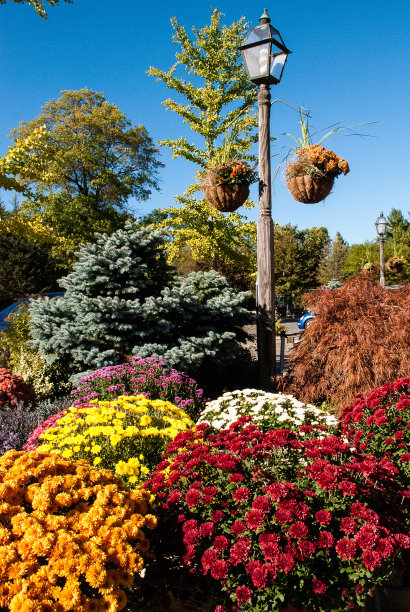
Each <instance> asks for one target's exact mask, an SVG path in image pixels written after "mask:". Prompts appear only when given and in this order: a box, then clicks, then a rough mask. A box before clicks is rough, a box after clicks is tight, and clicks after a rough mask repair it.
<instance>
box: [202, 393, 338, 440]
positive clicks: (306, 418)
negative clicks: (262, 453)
mask: <svg viewBox="0 0 410 612" xmlns="http://www.w3.org/2000/svg"><path fill="white" fill-rule="evenodd" d="M243 416H250V417H252V421H253V422H255V423H257V425H258V426H259V427H260V429H261V430H262V431H268V430H269V429H277V428H281V429H291V430H293V431H296V432H302V433H303V434H304V435H305V434H309V435H313V433H316V435H318V433H319V432H320V430H322V431H327V430H328V428H334V427H335V426H336V425H337V420H336V418H335V417H333V416H332V415H330V414H328V413H326V412H324V411H323V410H319V408H316V407H315V406H312V405H311V404H307V405H306V404H303V403H302V402H299V401H298V400H297V399H296V398H294V397H293V396H292V395H283V394H282V393H265V392H264V391H260V390H257V389H242V390H237V391H232V392H230V393H224V394H223V395H222V396H221V397H218V398H217V399H216V400H213V401H211V402H208V404H207V405H206V407H205V409H204V411H203V412H202V414H201V416H200V418H199V421H198V423H209V424H210V425H212V426H213V427H215V428H217V429H226V428H227V427H229V426H230V425H231V424H232V423H234V422H235V421H237V420H238V419H239V418H240V417H243ZM301 428H302V429H301ZM318 429H319V432H318Z"/></svg>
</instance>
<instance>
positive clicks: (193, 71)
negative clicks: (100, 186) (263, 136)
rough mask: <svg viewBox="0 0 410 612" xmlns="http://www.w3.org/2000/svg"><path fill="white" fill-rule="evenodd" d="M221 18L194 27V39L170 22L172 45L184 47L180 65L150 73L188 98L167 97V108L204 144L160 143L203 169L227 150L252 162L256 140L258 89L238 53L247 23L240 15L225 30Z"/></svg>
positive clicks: (178, 55) (181, 140)
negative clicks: (180, 71) (180, 74)
mask: <svg viewBox="0 0 410 612" xmlns="http://www.w3.org/2000/svg"><path fill="white" fill-rule="evenodd" d="M221 17H222V14H221V13H220V11H219V10H218V9H214V11H213V12H212V15H211V23H210V25H209V26H208V25H207V26H205V27H203V28H201V29H198V28H195V27H193V28H192V32H193V38H192V39H191V38H190V37H189V35H188V34H187V32H186V30H185V28H184V27H183V26H181V25H180V24H179V23H178V21H177V20H176V19H175V18H173V19H171V24H172V27H173V28H174V31H175V34H174V36H173V42H174V44H177V45H179V46H180V51H178V52H177V53H176V59H177V61H176V63H175V64H174V65H173V66H172V67H171V69H170V70H169V71H168V72H166V71H164V70H159V69H157V68H153V67H151V68H150V70H149V74H150V75H152V76H155V77H156V78H157V80H159V81H162V82H163V83H165V85H166V86H167V87H168V89H172V90H174V91H175V92H176V93H177V94H179V96H182V97H183V98H185V100H186V102H185V103H182V102H176V101H175V100H172V99H170V98H168V99H167V100H165V101H164V102H163V104H164V106H165V107H166V109H167V110H172V111H174V112H176V113H177V114H178V115H179V116H180V117H181V118H182V120H183V122H184V123H188V124H189V127H190V128H191V130H192V131H193V132H195V133H196V134H198V135H199V136H200V137H202V141H203V144H204V146H203V147H202V148H200V147H199V146H198V145H196V144H193V143H192V142H189V141H188V139H187V138H184V137H181V138H178V139H176V140H172V139H167V140H163V141H161V142H160V143H159V144H160V145H166V146H169V147H171V149H172V153H173V156H174V157H183V158H184V159H187V160H188V161H192V162H193V163H194V164H195V165H197V166H199V167H200V168H202V169H205V168H207V167H208V165H209V163H210V162H211V161H212V160H213V159H214V158H215V157H218V156H219V155H220V154H221V153H223V152H226V148H229V153H230V156H231V157H232V156H234V155H237V156H240V157H242V158H250V159H254V158H253V157H252V156H250V155H249V154H248V151H249V149H250V148H251V146H252V144H253V143H254V142H256V139H257V137H256V136H255V134H254V127H255V126H256V121H257V119H256V114H255V109H254V108H253V105H254V104H255V101H256V96H257V94H256V88H255V87H254V86H253V85H252V84H251V83H250V82H249V80H248V78H247V76H246V72H245V69H244V67H243V64H242V62H241V61H240V59H239V57H240V54H239V51H238V46H239V45H240V43H241V42H242V40H243V38H244V36H245V33H246V30H247V25H246V24H245V21H244V18H243V17H242V18H241V19H239V21H236V22H234V23H233V24H232V25H231V26H229V27H228V26H222V25H221ZM179 68H183V70H184V71H185V73H186V74H188V75H190V76H191V75H193V77H194V79H193V80H194V82H190V81H188V80H185V79H184V78H180V77H178V76H177V74H176V73H177V70H178V69H179ZM200 84H202V86H199V85H200ZM224 137H225V138H224ZM218 139H220V142H219V143H218ZM227 139H228V142H227Z"/></svg>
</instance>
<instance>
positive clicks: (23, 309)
mask: <svg viewBox="0 0 410 612" xmlns="http://www.w3.org/2000/svg"><path fill="white" fill-rule="evenodd" d="M1 339H2V343H1V350H0V362H1V363H2V364H3V365H4V367H8V368H10V369H11V370H13V372H14V373H15V374H17V375H18V376H21V377H22V378H23V379H24V381H25V382H26V383H27V384H28V385H30V386H32V387H33V389H34V391H35V392H36V396H37V398H38V399H39V400H47V399H49V398H55V397H61V396H62V395H65V394H67V393H69V391H70V389H71V385H70V384H69V383H68V382H67V373H66V372H65V370H64V369H63V368H62V367H61V365H60V364H48V363H47V361H46V359H45V358H44V357H43V356H42V355H40V354H39V353H38V352H37V351H36V350H35V349H33V348H32V347H31V342H30V341H31V340H32V338H31V334H30V326H29V314H28V305H27V303H24V304H22V306H20V308H19V311H18V313H16V314H13V315H12V316H11V317H10V320H9V322H8V325H7V329H6V330H5V331H3V332H2V333H1Z"/></svg>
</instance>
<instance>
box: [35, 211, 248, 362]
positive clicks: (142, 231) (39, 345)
mask: <svg viewBox="0 0 410 612" xmlns="http://www.w3.org/2000/svg"><path fill="white" fill-rule="evenodd" d="M163 247H164V241H163V238H162V233H161V232H160V231H158V230H156V231H153V230H152V228H151V227H146V228H145V227H140V226H138V224H137V223H131V222H127V224H126V226H125V229H124V230H119V231H117V232H115V233H114V234H113V235H112V236H107V235H97V239H96V243H95V244H87V245H82V246H81V247H80V249H79V252H78V260H79V261H78V263H76V264H75V265H74V271H73V272H72V273H71V274H69V275H68V276H67V277H65V278H64V279H62V280H61V281H60V285H61V286H62V287H64V288H65V290H66V296H65V299H64V300H45V301H34V302H33V303H32V304H31V306H30V312H31V330H32V334H33V338H34V341H33V345H34V347H35V348H36V349H37V350H38V351H39V352H40V353H41V354H42V355H44V356H46V358H47V360H48V361H49V362H51V363H57V362H58V363H61V364H63V365H66V366H70V367H71V369H72V371H77V372H78V371H82V370H84V369H86V368H87V369H93V370H95V369H97V368H101V367H103V366H106V365H114V364H118V363H121V362H123V361H125V360H126V357H127V356H129V355H130V354H131V353H132V354H134V355H135V356H137V357H151V356H160V357H163V358H164V359H165V360H166V362H167V365H168V366H173V367H176V368H177V369H179V370H185V371H187V372H188V373H194V372H196V371H198V369H199V368H200V367H202V366H204V364H205V363H209V364H210V365H213V367H214V368H215V367H216V368H217V367H219V366H220V365H221V364H222V363H232V362H234V360H235V358H236V357H237V356H238V355H239V354H241V353H243V352H244V351H243V349H242V348H241V347H240V345H239V344H238V341H242V340H244V339H245V336H246V334H244V332H242V330H241V326H242V325H244V324H245V323H246V322H247V321H248V318H249V315H248V312H247V311H246V310H245V308H244V307H243V303H244V301H245V300H246V299H247V297H248V295H247V294H246V293H240V292H239V293H238V292H237V291H235V290H233V289H232V288H230V287H229V286H228V285H227V283H226V280H225V279H224V278H223V277H221V276H220V275H219V274H217V273H216V272H207V273H206V272H196V273H192V274H190V275H189V276H188V277H186V278H184V277H174V275H173V272H172V270H171V268H170V267H169V266H168V264H167V263H166V261H165V252H164V248H163Z"/></svg>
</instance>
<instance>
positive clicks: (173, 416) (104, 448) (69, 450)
mask: <svg viewBox="0 0 410 612" xmlns="http://www.w3.org/2000/svg"><path fill="white" fill-rule="evenodd" d="M94 402H95V403H92V402H90V404H88V405H87V404H80V405H79V406H75V407H72V408H69V409H68V410H67V411H66V412H65V414H63V415H62V416H61V417H60V418H59V419H57V420H56V421H55V423H53V424H52V426H51V427H50V428H49V429H47V430H45V431H44V432H43V433H42V434H41V435H40V440H39V441H40V446H39V447H38V450H39V451H43V452H55V453H59V454H61V455H62V456H63V457H64V458H66V459H87V461H89V462H90V463H92V464H93V465H96V466H97V465H98V466H99V467H102V468H107V469H110V470H112V472H114V473H115V474H116V475H117V476H119V477H120V478H122V480H123V481H124V483H125V484H127V485H128V486H131V487H134V486H137V485H138V484H139V483H140V482H141V481H144V480H145V478H146V475H147V474H149V472H150V471H151V470H153V469H154V468H155V466H156V464H157V463H158V461H159V460H160V457H161V453H162V452H163V451H164V450H165V448H166V446H167V444H168V442H170V441H171V440H173V439H174V438H175V436H176V435H177V434H178V433H179V432H181V431H186V430H188V429H192V428H193V427H195V424H194V423H193V421H191V419H190V418H189V417H188V415H187V414H186V413H185V412H184V411H183V410H182V409H181V408H177V407H176V406H174V405H173V404H171V403H169V402H164V401H162V400H151V399H147V398H146V397H144V396H143V395H138V396H136V397H128V396H120V397H119V398H118V399H117V400H112V401H110V402H104V401H99V402H97V401H96V400H94Z"/></svg>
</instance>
